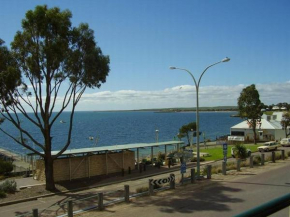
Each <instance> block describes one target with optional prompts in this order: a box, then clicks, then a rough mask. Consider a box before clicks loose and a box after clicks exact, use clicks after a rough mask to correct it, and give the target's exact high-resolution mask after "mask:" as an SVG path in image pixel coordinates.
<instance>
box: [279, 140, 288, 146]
mask: <svg viewBox="0 0 290 217" xmlns="http://www.w3.org/2000/svg"><path fill="white" fill-rule="evenodd" d="M280 144H281V145H282V146H283V147H284V146H290V138H284V139H281V141H280Z"/></svg>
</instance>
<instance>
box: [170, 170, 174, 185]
mask: <svg viewBox="0 0 290 217" xmlns="http://www.w3.org/2000/svg"><path fill="white" fill-rule="evenodd" d="M170 178H171V180H170V189H175V175H174V174H173V173H171V174H170Z"/></svg>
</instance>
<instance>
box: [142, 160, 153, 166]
mask: <svg viewBox="0 0 290 217" xmlns="http://www.w3.org/2000/svg"><path fill="white" fill-rule="evenodd" d="M142 163H143V164H146V165H149V164H152V162H151V161H150V160H147V159H142Z"/></svg>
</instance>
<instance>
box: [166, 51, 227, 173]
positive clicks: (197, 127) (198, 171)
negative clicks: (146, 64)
mask: <svg viewBox="0 0 290 217" xmlns="http://www.w3.org/2000/svg"><path fill="white" fill-rule="evenodd" d="M228 61H230V58H228V57H226V58H224V59H222V60H221V61H219V62H216V63H214V64H211V65H209V66H208V67H206V68H205V70H203V72H202V73H201V75H200V77H199V79H198V82H196V80H195V78H194V76H193V75H192V73H191V72H190V71H188V70H187V69H183V68H178V67H174V66H171V67H169V68H170V69H179V70H183V71H186V72H188V73H189V75H190V76H191V77H192V79H193V81H194V84H195V88H196V148H197V160H196V164H197V165H196V167H197V177H198V178H199V177H200V157H199V156H200V152H199V105H198V90H199V84H200V80H201V78H202V76H203V75H204V73H205V72H206V70H208V69H209V68H210V67H212V66H214V65H216V64H219V63H224V62H228Z"/></svg>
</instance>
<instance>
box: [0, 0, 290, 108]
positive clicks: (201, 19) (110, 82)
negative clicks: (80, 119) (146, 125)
mask: <svg viewBox="0 0 290 217" xmlns="http://www.w3.org/2000/svg"><path fill="white" fill-rule="evenodd" d="M39 4H47V5H48V6H49V7H54V6H57V7H60V8H61V9H62V10H64V9H69V10H70V11H71V12H72V14H73V18H72V23H73V25H74V26H77V25H79V23H81V22H85V23H88V24H89V26H90V28H91V29H93V30H94V32H95V37H96V41H97V42H98V45H99V46H100V47H101V49H102V51H103V53H104V54H107V55H109V56H110V59H111V64H110V67H111V71H110V74H109V77H108V78H107V82H106V83H105V84H103V85H102V87H101V89H94V90H88V91H87V92H86V93H85V95H84V96H83V99H82V101H81V102H80V103H79V105H78V107H77V109H78V110H106V109H114V110H118V109H139V108H164V107H195V106H196V104H195V87H194V86H193V85H194V83H193V81H192V79H191V78H190V76H189V75H188V74H186V73H185V72H183V71H179V70H169V66H176V67H181V68H186V69H188V70H190V71H191V72H192V73H193V74H194V76H195V77H196V79H198V77H199V76H200V74H201V72H202V71H203V70H204V68H205V67H206V66H208V65H210V64H212V63H215V62H217V61H219V60H221V59H223V58H224V57H226V56H228V57H230V58H231V61H230V62H227V63H222V64H218V65H216V66H214V67H212V68H210V69H209V70H208V71H207V72H206V74H205V75H204V76H203V78H202V80H201V85H200V106H222V105H236V102H237V97H238V96H239V94H240V92H241V90H242V88H244V87H246V86H247V85H250V84H256V85H257V89H258V91H259V93H260V96H261V100H262V102H264V103H265V104H272V103H274V104H275V103H278V102H288V103H290V94H289V93H290V77H289V69H290V28H289V23H290V13H289V10H290V1H288V0H277V1H273V0H255V1H253V0H244V1H232V0H223V1H221V0H208V1H201V0H199V1H196V0H182V1H177V0H174V1H173V0H166V1H165V0H155V1H153V0H147V1H141V0H126V1H120V0H103V1H100V0H94V1H93V0H91V1H89V0H84V1H68V0H62V1H54V0H50V1H41V0H38V1H36V0H35V1H31V0H26V1H19V0H10V1H3V0H2V1H1V7H0V14H1V19H0V30H1V33H0V38H2V39H3V40H4V41H5V42H6V45H9V44H10V42H11V41H12V40H13V37H14V35H15V33H16V31H17V30H21V20H22V19H23V18H24V16H25V13H26V11H27V10H30V9H34V8H35V6H36V5H39Z"/></svg>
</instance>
